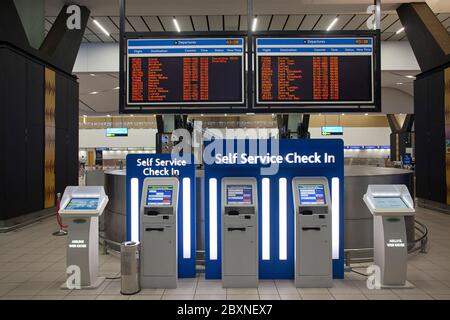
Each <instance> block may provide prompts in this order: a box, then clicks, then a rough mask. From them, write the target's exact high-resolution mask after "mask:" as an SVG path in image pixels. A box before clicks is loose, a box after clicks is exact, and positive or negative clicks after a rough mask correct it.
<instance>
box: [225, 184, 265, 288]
mask: <svg viewBox="0 0 450 320" xmlns="http://www.w3.org/2000/svg"><path fill="white" fill-rule="evenodd" d="M257 195H258V190H257V182H256V179H255V178H223V179H222V285H223V287H224V288H239V287H257V286H258V196H257Z"/></svg>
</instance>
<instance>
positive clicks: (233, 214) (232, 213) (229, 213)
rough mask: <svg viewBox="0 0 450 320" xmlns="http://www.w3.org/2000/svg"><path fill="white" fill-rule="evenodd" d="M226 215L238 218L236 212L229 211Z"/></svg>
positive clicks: (237, 212)
mask: <svg viewBox="0 0 450 320" xmlns="http://www.w3.org/2000/svg"><path fill="white" fill-rule="evenodd" d="M227 214H228V215H229V216H238V215H239V211H237V210H231V211H228V212H227Z"/></svg>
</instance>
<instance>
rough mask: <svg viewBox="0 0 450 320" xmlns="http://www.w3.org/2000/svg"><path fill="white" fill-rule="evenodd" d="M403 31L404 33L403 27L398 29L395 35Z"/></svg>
mask: <svg viewBox="0 0 450 320" xmlns="http://www.w3.org/2000/svg"><path fill="white" fill-rule="evenodd" d="M403 31H405V27H401V28H400V29H398V30H397V32H396V33H395V34H399V33H402V32H403Z"/></svg>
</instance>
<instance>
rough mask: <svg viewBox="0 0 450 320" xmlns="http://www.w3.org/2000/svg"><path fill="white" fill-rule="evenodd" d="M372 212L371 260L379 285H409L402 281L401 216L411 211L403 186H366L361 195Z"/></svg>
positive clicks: (404, 253)
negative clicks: (372, 256) (372, 251)
mask: <svg viewBox="0 0 450 320" xmlns="http://www.w3.org/2000/svg"><path fill="white" fill-rule="evenodd" d="M363 199H364V202H365V203H366V205H367V207H368V208H369V210H370V212H371V213H372V215H373V243H374V263H375V265H377V266H378V267H379V268H380V272H381V279H380V285H381V288H412V287H413V285H412V284H411V283H409V282H408V281H406V270H407V261H408V244H407V239H406V226H405V216H411V215H414V214H415V209H414V202H413V200H412V198H411V195H410V194H409V191H408V188H407V187H406V186H405V185H369V187H368V188H367V193H366V194H365V195H364V197H363Z"/></svg>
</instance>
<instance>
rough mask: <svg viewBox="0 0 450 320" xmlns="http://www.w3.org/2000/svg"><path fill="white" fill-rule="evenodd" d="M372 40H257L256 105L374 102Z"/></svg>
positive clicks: (351, 38)
mask: <svg viewBox="0 0 450 320" xmlns="http://www.w3.org/2000/svg"><path fill="white" fill-rule="evenodd" d="M373 52H374V39H373V38H371V37H346V38H319V37H318V38H268V37H267V38H257V39H256V70H257V73H256V90H257V96H256V104H257V105H258V104H259V105H276V104H282V105H289V104H296V105H301V104H307V105H312V104H327V105H334V104H343V105H357V104H371V103H374V99H375V98H374V96H375V93H374V91H375V89H374V72H373V70H374V69H373V64H374V55H373Z"/></svg>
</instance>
